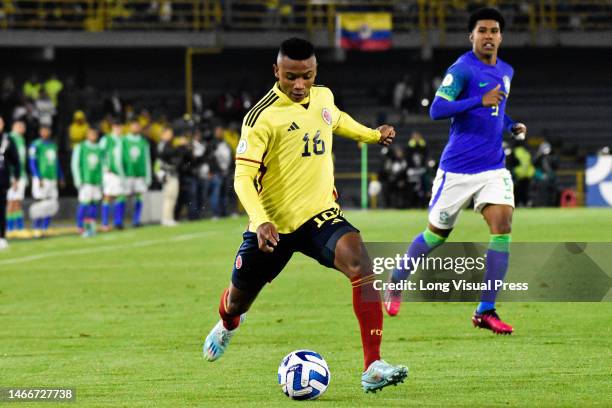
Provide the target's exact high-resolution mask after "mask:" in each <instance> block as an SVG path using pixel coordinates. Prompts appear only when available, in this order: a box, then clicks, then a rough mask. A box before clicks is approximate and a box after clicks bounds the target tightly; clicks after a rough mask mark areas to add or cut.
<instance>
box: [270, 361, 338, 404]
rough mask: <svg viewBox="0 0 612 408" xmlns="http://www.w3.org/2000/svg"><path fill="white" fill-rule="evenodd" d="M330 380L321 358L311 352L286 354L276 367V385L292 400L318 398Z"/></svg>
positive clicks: (327, 369)
mask: <svg viewBox="0 0 612 408" xmlns="http://www.w3.org/2000/svg"><path fill="white" fill-rule="evenodd" d="M330 378H331V375H330V373H329V368H328V367H327V363H326V362H325V360H324V359H323V357H321V355H320V354H319V353H315V352H314V351H311V350H296V351H293V352H291V353H289V354H287V355H286V356H285V358H283V361H281V363H280V366H279V367H278V383H279V384H280V386H281V387H282V389H283V392H284V393H285V395H286V396H288V397H289V398H291V399H294V400H311V399H315V398H318V397H320V396H321V395H322V394H323V393H324V392H325V390H327V387H328V386H329V380H330Z"/></svg>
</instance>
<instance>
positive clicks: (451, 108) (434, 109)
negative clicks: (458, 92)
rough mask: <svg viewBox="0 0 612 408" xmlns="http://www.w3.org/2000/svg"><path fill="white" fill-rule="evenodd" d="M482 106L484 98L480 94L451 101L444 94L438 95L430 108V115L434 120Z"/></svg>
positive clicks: (450, 116)
mask: <svg viewBox="0 0 612 408" xmlns="http://www.w3.org/2000/svg"><path fill="white" fill-rule="evenodd" d="M482 106H483V105H482V100H481V99H480V97H479V96H475V97H473V98H468V99H462V100H458V101H451V100H448V99H446V98H444V97H442V96H436V97H435V98H434V100H433V102H432V104H431V108H430V109H429V116H430V117H431V118H432V119H433V120H440V119H448V118H452V117H453V116H455V115H458V114H460V113H463V112H467V111H469V110H472V109H474V108H480V107H482Z"/></svg>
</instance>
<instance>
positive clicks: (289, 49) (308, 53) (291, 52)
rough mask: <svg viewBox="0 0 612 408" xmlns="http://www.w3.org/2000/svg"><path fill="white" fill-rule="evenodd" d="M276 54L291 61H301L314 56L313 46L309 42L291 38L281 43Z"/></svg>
mask: <svg viewBox="0 0 612 408" xmlns="http://www.w3.org/2000/svg"><path fill="white" fill-rule="evenodd" d="M278 53H279V54H280V55H283V56H286V57H287V58H290V59H292V60H297V61H302V60H305V59H308V58H310V57H312V56H313V55H314V45H312V43H311V42H310V41H306V40H303V39H301V38H297V37H292V38H289V39H287V40H285V41H283V42H282V44H281V45H280V49H279V50H278Z"/></svg>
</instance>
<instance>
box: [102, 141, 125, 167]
mask: <svg viewBox="0 0 612 408" xmlns="http://www.w3.org/2000/svg"><path fill="white" fill-rule="evenodd" d="M121 140H122V138H121V136H117V135H113V134H112V133H109V134H107V135H104V136H103V137H102V139H101V140H100V148H102V151H103V152H104V162H103V167H104V170H105V171H110V172H111V173H114V174H117V175H119V176H121V177H123V176H124V173H123V157H122V146H123V143H122V141H121Z"/></svg>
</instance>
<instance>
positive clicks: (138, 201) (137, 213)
mask: <svg viewBox="0 0 612 408" xmlns="http://www.w3.org/2000/svg"><path fill="white" fill-rule="evenodd" d="M141 215H142V197H141V196H140V194H138V195H136V197H135V202H134V217H132V218H133V219H132V224H133V225H140V217H141Z"/></svg>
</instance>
